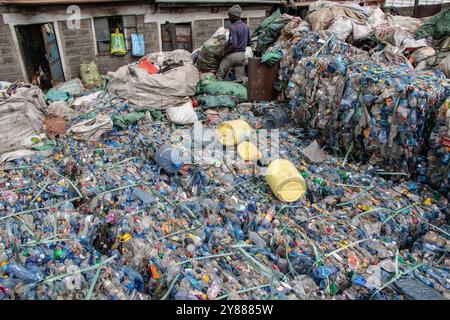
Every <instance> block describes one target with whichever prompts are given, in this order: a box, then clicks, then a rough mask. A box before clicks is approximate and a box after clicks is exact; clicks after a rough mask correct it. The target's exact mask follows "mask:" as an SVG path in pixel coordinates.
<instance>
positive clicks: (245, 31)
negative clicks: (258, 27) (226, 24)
mask: <svg viewBox="0 0 450 320" xmlns="http://www.w3.org/2000/svg"><path fill="white" fill-rule="evenodd" d="M228 17H229V19H230V21H231V25H230V38H229V41H228V47H227V48H226V49H225V52H224V55H225V57H224V58H223V59H222V61H221V62H220V66H219V69H218V70H217V75H216V76H217V79H218V80H223V79H224V78H225V76H226V75H227V73H228V72H229V71H230V70H231V69H234V73H235V75H236V78H237V80H238V81H239V82H243V83H244V84H246V83H247V76H246V74H245V65H244V63H245V48H246V47H248V46H250V40H251V38H250V30H249V28H248V27H247V25H246V24H245V23H244V22H243V21H242V20H241V7H240V6H239V5H234V6H232V7H231V8H230V9H229V10H228Z"/></svg>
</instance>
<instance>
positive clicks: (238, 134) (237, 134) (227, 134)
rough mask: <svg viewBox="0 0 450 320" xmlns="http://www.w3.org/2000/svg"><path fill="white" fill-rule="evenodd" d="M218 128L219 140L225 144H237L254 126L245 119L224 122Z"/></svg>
mask: <svg viewBox="0 0 450 320" xmlns="http://www.w3.org/2000/svg"><path fill="white" fill-rule="evenodd" d="M217 130H218V136H219V141H220V143H222V144H223V145H225V146H233V145H237V144H239V143H240V142H242V141H244V140H245V139H246V138H248V137H249V136H250V134H251V133H252V128H251V127H250V125H249V124H248V123H247V122H246V121H245V120H241V119H238V120H232V121H225V122H222V123H221V124H220V125H219V127H218V128H217Z"/></svg>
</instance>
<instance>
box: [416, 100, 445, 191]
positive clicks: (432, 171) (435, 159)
mask: <svg viewBox="0 0 450 320" xmlns="http://www.w3.org/2000/svg"><path fill="white" fill-rule="evenodd" d="M429 148H430V149H429V150H428V154H427V159H426V161H424V163H422V167H421V168H420V169H422V170H421V171H420V172H418V176H419V180H420V181H422V182H427V183H429V184H430V185H431V186H432V187H433V188H435V189H436V190H438V191H439V192H441V193H443V194H447V195H448V196H450V194H449V193H450V184H449V182H450V99H447V101H446V103H444V104H442V106H441V108H440V109H439V112H438V113H437V116H436V124H435V125H434V127H433V130H432V131H431V134H430V140H429ZM418 171H419V170H418Z"/></svg>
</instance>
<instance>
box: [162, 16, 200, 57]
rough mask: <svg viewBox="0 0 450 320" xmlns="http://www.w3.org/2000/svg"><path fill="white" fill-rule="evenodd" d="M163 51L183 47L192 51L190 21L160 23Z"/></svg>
mask: <svg viewBox="0 0 450 320" xmlns="http://www.w3.org/2000/svg"><path fill="white" fill-rule="evenodd" d="M161 38H162V49H163V51H172V50H175V49H184V50H187V51H190V52H192V27H191V24H190V23H169V22H166V23H165V24H162V25H161Z"/></svg>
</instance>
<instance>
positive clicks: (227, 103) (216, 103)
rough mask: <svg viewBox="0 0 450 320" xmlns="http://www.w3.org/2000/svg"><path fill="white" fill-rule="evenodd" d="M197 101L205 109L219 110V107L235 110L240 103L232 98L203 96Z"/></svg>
mask: <svg viewBox="0 0 450 320" xmlns="http://www.w3.org/2000/svg"><path fill="white" fill-rule="evenodd" d="M197 100H198V102H199V103H200V106H201V107H202V108H203V109H208V108H217V107H228V108H234V107H236V105H237V103H238V101H237V99H236V98H235V97H231V96H210V95H203V96H201V97H198V98H197Z"/></svg>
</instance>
